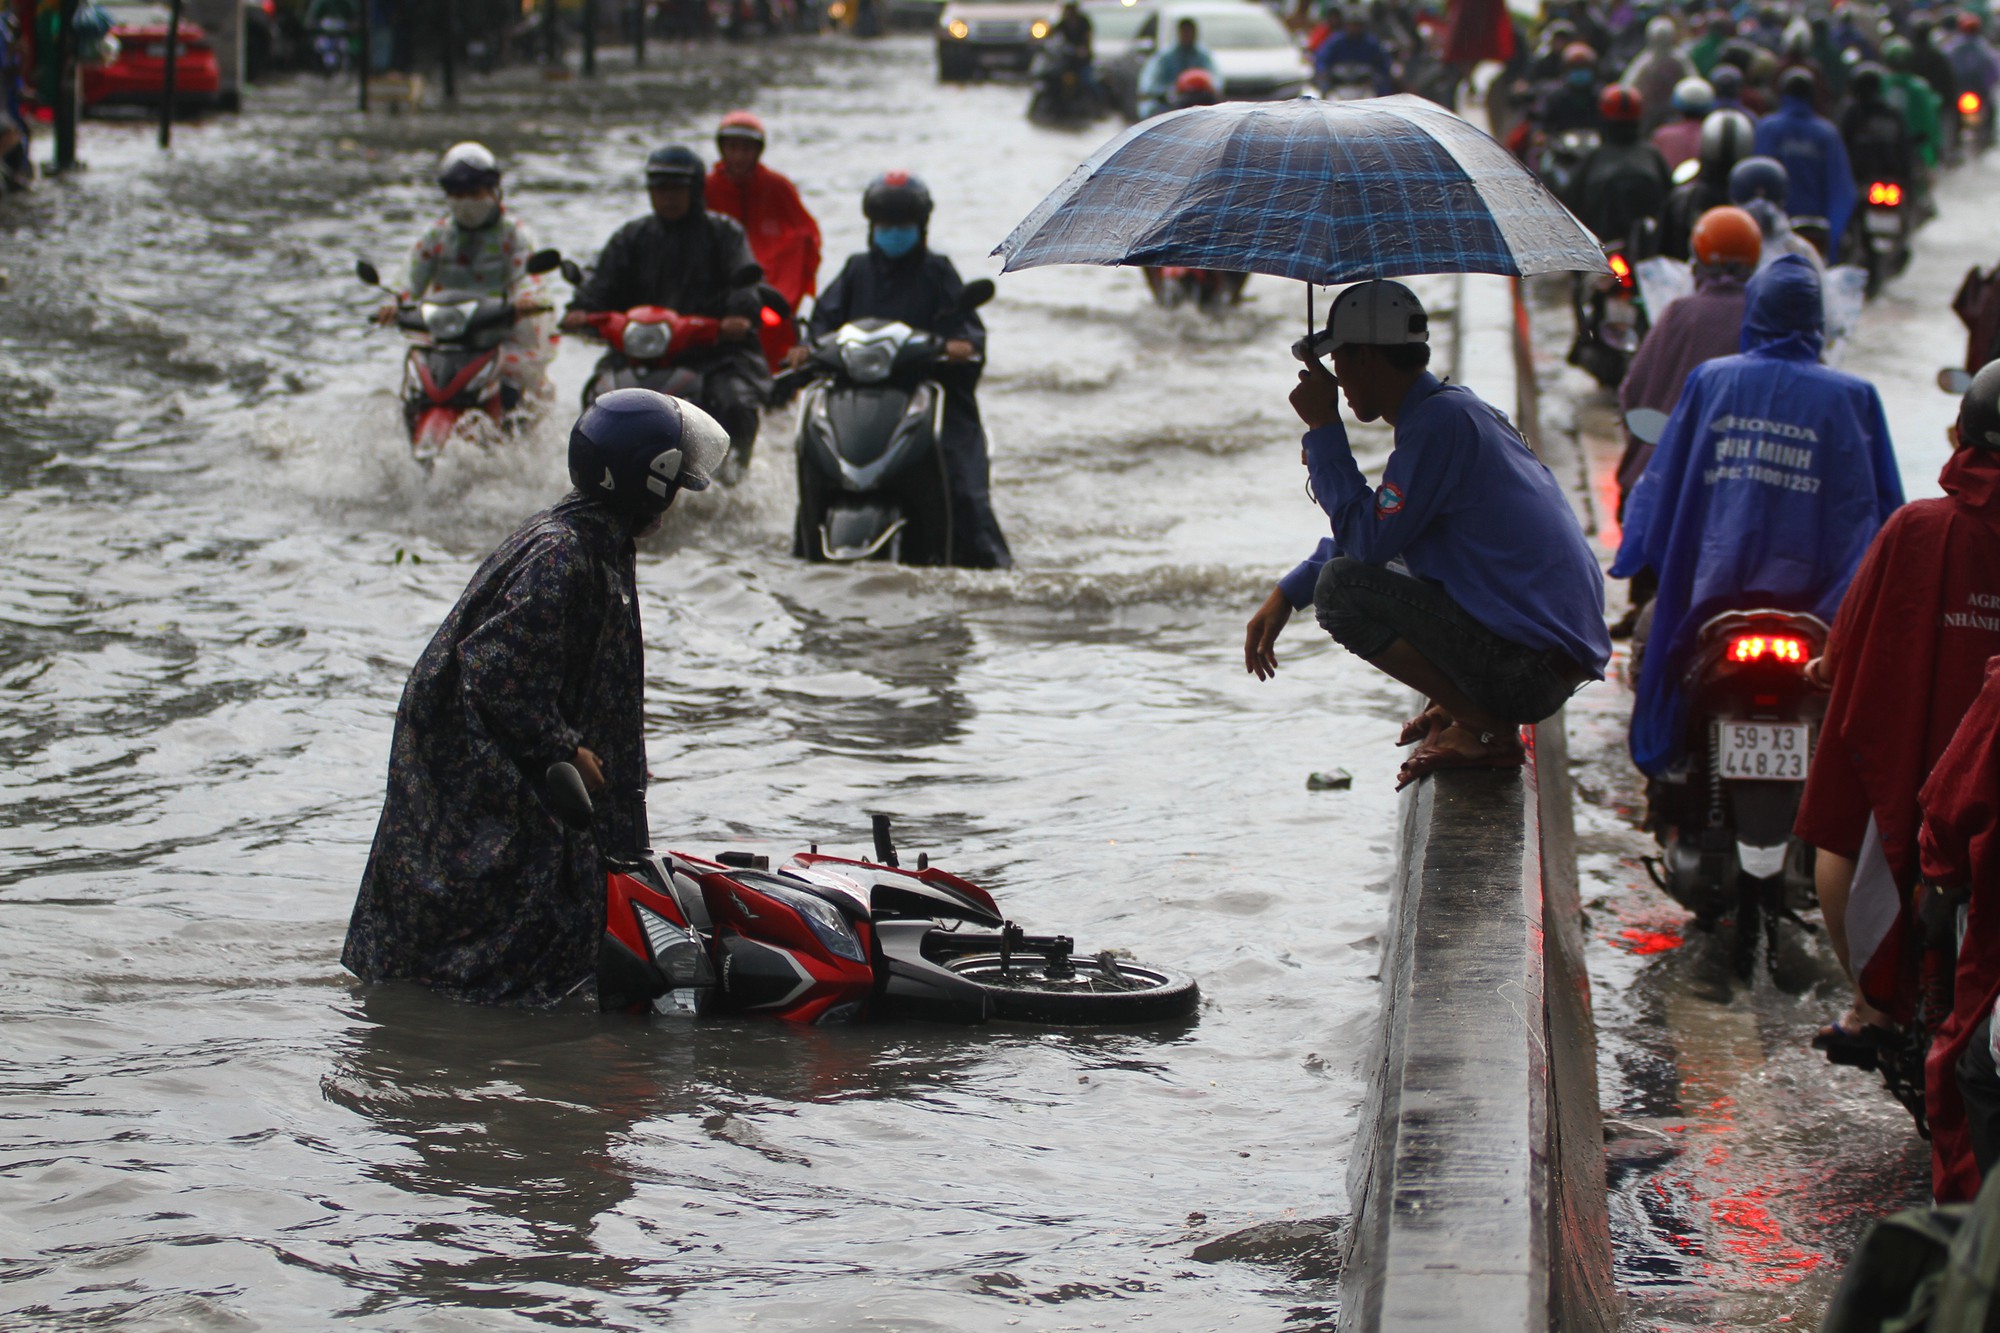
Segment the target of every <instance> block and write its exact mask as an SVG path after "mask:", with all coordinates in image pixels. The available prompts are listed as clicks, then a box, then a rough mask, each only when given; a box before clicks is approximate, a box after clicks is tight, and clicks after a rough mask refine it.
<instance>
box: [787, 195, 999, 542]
mask: <svg viewBox="0 0 2000 1333" xmlns="http://www.w3.org/2000/svg"><path fill="white" fill-rule="evenodd" d="M861 212H862V215H863V216H864V217H866V218H867V219H868V248H867V249H866V250H864V251H862V252H861V253H860V254H858V255H852V256H850V257H849V258H848V260H847V264H846V266H845V267H844V268H842V269H841V270H840V276H839V277H837V278H835V279H834V280H833V281H832V282H830V283H828V284H827V286H826V290H825V291H823V292H821V293H820V295H819V302H818V304H816V305H815V306H814V307H813V313H812V319H811V320H810V321H809V322H808V324H807V329H806V332H807V336H808V341H809V342H811V341H817V340H818V339H820V338H822V337H824V336H825V335H827V334H829V333H831V332H833V331H834V330H835V329H837V328H839V327H840V326H841V325H843V324H846V323H849V322H851V321H853V320H857V319H895V320H901V321H902V322H903V323H905V324H908V325H909V326H910V327H912V328H917V329H924V330H927V331H929V332H931V333H935V334H940V335H942V336H943V337H944V338H945V339H946V343H945V353H946V355H947V356H948V357H949V358H950V359H951V361H952V362H953V363H954V364H952V365H948V366H945V367H943V368H942V369H941V371H940V373H939V376H938V382H939V383H940V384H941V385H943V387H944V391H945V409H944V434H943V439H942V444H943V447H944V456H945V465H946V467H947V468H948V470H949V471H950V474H951V475H950V482H951V492H952V546H953V550H952V553H951V563H952V564H954V565H961V566H965V567H967V568H971V569H1005V568H1007V567H1008V566H1009V565H1011V564H1013V562H1014V557H1013V555H1012V553H1011V552H1009V551H1008V549H1007V539H1006V537H1005V536H1003V535H1002V534H1001V532H1000V521H999V520H998V519H997V518H995V517H994V515H993V501H992V498H991V496H990V495H989V493H988V464H987V453H986V428H985V426H983V425H982V424H981V423H980V420H979V400H978V399H977V398H976V397H975V396H974V394H973V390H974V387H975V386H976V385H977V384H978V383H979V372H980V362H979V358H980V357H981V356H982V355H983V354H984V353H985V351H986V325H985V324H984V323H982V322H981V321H980V318H979V314H978V312H977V311H970V310H967V311H961V310H959V309H958V300H959V294H960V293H961V292H962V291H963V290H964V289H965V283H964V282H963V281H962V280H961V279H960V278H959V276H958V270H957V269H956V268H955V267H953V265H952V262H951V261H950V260H949V259H947V258H945V257H944V256H943V255H941V254H937V253H935V252H934V251H932V250H931V249H930V247H929V246H928V245H927V244H926V241H927V240H928V237H929V231H930V219H931V192H930V190H929V188H928V187H927V186H925V184H924V183H923V181H922V180H921V179H919V178H918V177H916V176H913V175H911V174H910V173H908V172H906V171H891V172H885V173H884V174H882V175H880V176H877V177H876V178H875V179H874V180H873V181H872V182H870V184H869V186H868V189H867V192H866V193H865V194H863V195H862V197H861ZM807 355H808V352H807V349H806V347H804V346H803V345H802V346H800V347H797V348H794V349H793V353H792V356H793V362H794V364H797V363H800V362H803V361H804V360H805V358H806V356H807ZM795 554H798V555H804V554H805V553H804V551H802V550H801V551H798V552H795Z"/></svg>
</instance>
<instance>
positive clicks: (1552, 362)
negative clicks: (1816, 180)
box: [1535, 159, 2000, 1333]
mask: <svg viewBox="0 0 2000 1333" xmlns="http://www.w3.org/2000/svg"><path fill="white" fill-rule="evenodd" d="M1996 194H2000V163H1995V162H1994V161H1992V160H1990V159H1989V160H1986V161H1983V162H1979V163H1975V164H1972V165H1969V166H1966V167H1964V168H1962V169H1960V170H1959V171H1958V172H1956V173H1954V174H1952V175H1950V176H1947V177H1945V178H1944V179H1943V180H1942V182H1941V184H1940V187H1939V204H1940V207H1941V209H1942V215H1941V216H1940V217H1939V218H1938V219H1937V220H1936V221H1935V222H1933V223H1932V224H1931V225H1930V226H1928V227H1926V228H1925V229H1924V230H1923V231H1922V232H1920V233H1919V234H1918V237H1917V242H1916V253H1915V256H1914V258H1913V259H1912V261H1911V264H1910V267H1909V269H1908V270H1907V271H1906V272H1905V273H1904V274H1903V275H1902V276H1901V277H1900V278H1898V279H1896V280H1894V281H1892V282H1891V283H1890V284H1888V286H1887V287H1885V289H1884V291H1883V293H1882V295H1881V297H1880V298H1879V299H1877V300H1876V301H1875V302H1873V303H1872V304H1871V305H1870V306H1869V307H1868V309H1867V312H1866V313H1865V314H1864V316H1863V322H1862V325H1861V327H1860V329H1859V330H1858V331H1857V334H1856V337H1855V340H1854V343H1853V345H1852V346H1851V347H1850V348H1849V349H1848V351H1847V354H1846V357H1845V360H1844V361H1843V362H1842V365H1843V368H1844V369H1847V370H1850V371H1853V372H1855V373H1858V374H1861V375H1864V376H1866V377H1867V378H1868V379H1870V380H1871V381H1872V382H1873V383H1874V384H1875V385H1876V387H1877V388H1878V389H1879V390H1880V392H1881V394H1882V398H1883V402H1884V405H1885V407H1886V409H1887V415H1888V419H1889V423H1890V430H1891V434H1892V437H1893V439H1894V442H1895V446H1896V454H1897V458H1898V461H1899V462H1900V463H1901V465H1902V475H1903V486H1904V490H1905V493H1906V494H1907V496H1908V497H1909V498H1910V499H1919V498H1923V497H1927V496H1934V495H1938V494H1940V493H1941V491H1940V488H1939V486H1938V483H1937V474H1938V470H1939V469H1940V468H1941V467H1942V466H1943V465H1944V461H1945V458H1946V456H1947V453H1948V448H1949V446H1948V445H1947V444H1946V443H1945V439H1944V431H1945V428H1946V427H1947V426H1948V425H1950V424H1951V422H1952V421H1953V420H1954V419H1955V418H1956V416H1957V410H1958V407H1957V400H1956V399H1955V398H1953V397H1950V396H1948V395H1946V394H1944V393H1941V392H1940V391H1939V390H1938V389H1937V387H1936V384H1935V382H1934V377H1935V375H1936V373H1937V371H1938V369H1939V367H1941V366H1946V365H1958V364H1960V363H1961V359H1962V358H1963V356H1964V350H1965V333H1964V328H1963V326H1962V325H1960V323H1959V322H1958V320H1957V319H1956V318H1955V317H1954V316H1953V315H1952V313H1951V308H1950V306H1951V298H1952V294H1953V292H1955V291H1956V290H1957V288H1958V284H1959V281H1960V279H1961V278H1962V277H1963V276H1964V273H1965V270H1966V268H1967V267H1969V266H1971V265H1973V264H1979V265H1981V266H1985V265H1989V264H1991V263H1992V262H1993V261H1994V259H1995V255H1994V254H1993V253H1992V239H1991V229H1990V227H1987V226H1985V225H1984V221H1983V220H1984V218H1985V217H1986V216H1987V215H1988V211H1990V208H1991V201H1992V200H1993V198H1994V197H1995V196H1996ZM1540 295H1541V296H1542V297H1543V298H1544V299H1543V300H1542V302H1540V303H1539V304H1538V305H1537V308H1536V312H1535V318H1536V339H1537V354H1536V363H1537V370H1538V372H1539V374H1540V375H1541V377H1542V382H1543V388H1544V400H1543V401H1544V412H1543V423H1544V428H1545V430H1547V431H1568V430H1574V431H1575V432H1576V434H1577V435H1578V437H1579V440H1580V443H1581V444H1582V445H1583V456H1584V459H1585V463H1584V470H1585V474H1586V480H1587V489H1588V492H1589V494H1590V497H1591V506H1590V509H1591V516H1592V518H1593V519H1594V520H1595V521H1596V523H1597V527H1598V531H1597V536H1598V538H1599V541H1600V544H1601V546H1602V547H1603V548H1604V549H1605V550H1606V551H1607V552H1608V551H1609V550H1613V549H1615V548H1616V545H1617V541H1618V533H1617V528H1616V523H1615V518H1614V517H1613V515H1614V514H1615V512H1616V504H1617V483H1616V480H1615V469H1616V464H1617V460H1618V454H1619V450H1620V448H1622V444H1623V441H1622V438H1620V437H1619V436H1618V434H1617V429H1616V418H1615V410H1616V408H1615V400H1614V399H1613V398H1612V396H1611V395H1610V394H1608V393H1604V392H1602V391H1599V390H1597V389H1596V388H1595V386H1594V385H1593V384H1592V382H1591V381H1590V380H1589V378H1588V377H1587V376H1586V375H1584V374H1583V373H1582V372H1581V371H1578V370H1574V369H1572V368H1570V367H1568V366H1566V365H1564V364H1563V355H1564V352H1565V351H1566V349H1567V347H1568V343H1569V337H1570V331H1571V327H1572V326H1571V323H1570V319H1569V312H1568V309H1567V305H1566V299H1565V297H1566V294H1565V293H1564V292H1562V291H1561V290H1560V289H1556V288H1553V287H1551V288H1548V289H1544V290H1543V291H1542V292H1541V293H1540ZM1549 298H1553V302H1554V303H1551V300H1550V299H1549ZM1610 595H1611V599H1612V614H1613V616H1614V617H1615V616H1616V615H1618V614H1620V613H1621V612H1622V610H1623V606H1624V602H1623V595H1624V585H1623V584H1622V583H1613V584H1612V585H1611V587H1610ZM1616 648H1617V651H1616V653H1615V655H1614V657H1613V661H1612V666H1611V672H1610V675H1611V679H1610V680H1609V681H1607V682H1605V683H1602V684H1598V685H1592V686H1590V687H1588V688H1586V689H1585V690H1584V691H1583V692H1582V693H1581V694H1580V695H1579V696H1578V697H1577V698H1576V699H1575V700H1574V701H1572V703H1571V705H1570V708H1569V728H1570V751H1571V755H1572V759H1573V763H1574V773H1575V780H1576V789H1577V842H1578V870H1579V873H1580V878H1581V883H1582V894H1583V900H1584V904H1585V910H1586V912H1587V914H1588V917H1589V920H1588V922H1587V923H1586V938H1587V939H1588V941H1589V952H1588V957H1589V965H1590V972H1591V981H1592V986H1593V1003H1594V1005H1595V1008H1596V1016H1597V1022H1598V1041H1599V1047H1598V1054H1599V1071H1598V1077H1599V1081H1600V1087H1599V1092H1600V1097H1601V1100H1602V1103H1603V1109H1604V1117H1605V1137H1606V1148H1607V1153H1608V1162H1607V1167H1608V1178H1609V1184H1610V1187H1611V1226H1612V1237H1613V1243H1614V1247H1615V1250H1616V1254H1617V1282H1618V1287H1619V1290H1620V1291H1621V1292H1622V1293H1623V1295H1624V1296H1625V1299H1626V1312H1625V1327H1626V1328H1627V1329H1628V1330H1630V1333H1695V1331H1697V1330H1699V1331H1701V1333H1708V1331H1709V1330H1741V1329H1788V1330H1789V1329H1813V1328H1817V1327H1818V1326H1819V1323H1820V1319H1821V1317H1822V1316H1823V1315H1824V1313H1825V1310H1826V1304H1827V1301H1828V1300H1829V1298H1830V1297H1831V1296H1832V1294H1833V1289H1834V1287H1835V1285H1836V1284H1837V1283H1838V1281H1839V1279H1840V1274H1841V1271H1842V1269H1843V1268H1844V1267H1845V1265H1846V1263H1847V1259H1848V1256H1849V1255H1850V1254H1851V1253H1852V1251H1853V1248H1854V1245H1855V1243H1856V1241H1857V1240H1858V1239H1859V1238H1860V1235H1861V1233H1862V1231H1863V1230H1864V1229H1865V1228H1866V1227H1867V1225H1868V1223H1869V1222H1870V1221H1872V1220H1873V1219H1874V1218H1876V1217H1878V1216H1880V1215H1881V1214H1883V1213H1887V1212H1892V1211H1895V1210H1896V1209H1899V1208H1905V1207H1915V1206H1919V1205H1922V1204H1925V1203H1927V1202H1928V1201H1929V1198H1930V1150H1929V1146H1928V1145H1927V1144H1925V1143H1924V1142H1923V1141H1921V1140H1920V1139H1919V1138H1918V1137H1917V1135H1916V1132H1915V1127H1914V1125H1913V1124H1912V1122H1911V1119H1910V1117H1909V1115H1908V1114H1907V1113H1906V1112H1905V1111H1904V1110H1903V1108H1902V1107H1901V1106H1900V1105H1899V1104H1897V1103H1896V1102H1895V1101H1894V1100H1893V1099H1892V1098H1891V1097H1890V1096H1889V1094H1888V1093H1887V1092H1886V1091H1884V1090H1883V1088H1882V1086H1881V1081H1880V1079H1879V1077H1877V1076H1876V1075H1873V1074H1864V1073H1861V1072H1860V1071H1858V1070H1853V1069H1836V1068H1834V1067H1832V1066H1830V1065H1829V1064H1827V1062H1826V1060H1825V1058H1824V1057H1823V1056H1822V1055H1821V1054H1820V1053H1819V1052H1817V1051H1814V1050H1812V1049H1810V1047H1809V1045H1808V1043H1809V1042H1810V1040H1811V1038H1812V1035H1813V1033H1814V1032H1815V1030H1817V1029H1818V1028H1819V1027H1820V1025H1822V1024H1824V1023H1827V1022H1829V1021H1831V1020H1832V1019H1833V1017H1834V1016H1835V1015H1837V1014H1838V1013H1839V1012H1840V1011H1841V1010H1842V1008H1843V1007H1844V1006H1845V1004H1846V999H1847V994H1848V992H1847V990H1846V989H1845V986H1844V983H1843V982H1842V979H1841V976H1840V971H1839V965H1838V964H1837V963H1836V962H1835V960H1834V957H1833V953H1832V949H1831V948H1830V947H1829V946H1828V945H1827V943H1826V941H1825V937H1824V935H1823V934H1822V935H1814V936H1807V935H1805V934H1803V933H1802V932H1800V931H1799V930H1798V929H1797V928H1796V927H1791V926H1788V927H1786V928H1785V929H1784V931H1783V936H1782V941H1783V942H1782V946H1781V952H1780V955H1779V959H1778V963H1777V967H1776V968H1775V970H1774V969H1772V968H1770V967H1767V966H1765V965H1764V964H1763V963H1762V962H1760V964H1759V967H1758V970H1757V973H1756V975H1755V976H1754V978H1753V979H1752V981H1751V982H1750V983H1749V984H1748V985H1745V984H1744V983H1742V982H1740V981H1738V980H1737V978H1736V977H1735V975H1734V973H1733V971H1732V968H1731V963H1730V956H1729V935H1728V927H1726V926H1725V927H1724V928H1723V930H1722V931H1719V932H1717V933H1715V934H1702V933H1700V932H1699V931H1697V930H1696V929H1695V928H1694V926H1693V921H1692V917H1691V915H1690V914H1689V913H1688V912H1686V911H1685V910H1683V909H1682V908H1681V907H1680V906H1679V905H1678V904H1677V903H1675V902H1674V901H1673V900H1672V899H1670V898H1669V897H1668V896H1667V895H1666V894H1665V893H1664V892H1663V891H1661V890H1660V889H1658V888H1655V887H1654V885H1653V883H1652V881H1651V879H1650V877H1649V876H1648V873H1647V871H1646V868H1645V867H1644V865H1643V864H1642V862H1641V859H1640V858H1641V857H1643V856H1648V855H1652V854H1653V853H1654V852H1655V851H1656V848H1655V846H1654V843H1653V840H1652V838H1651V836H1650V835H1648V834H1645V833H1642V832H1641V831H1640V830H1639V827H1638V825H1639V821H1640V819H1641V817H1642V816H1643V813H1644V810H1645V784H1644V779H1643V778H1642V776H1641V775H1640V774H1639V772H1638V770H1637V769H1636V768H1634V767H1633V765H1632V762H1631V759H1630V758H1629V756H1628V753H1627V750H1626V744H1625V741H1626V729H1627V726H1628V723H1629V719H1630V714H1631V699H1632V696H1631V683H1630V654H1629V648H1630V644H1629V642H1626V643H1620V644H1618V645H1616ZM1807 915H1808V919H1810V920H1812V921H1814V922H1817V921H1818V914H1817V913H1816V912H1815V913H1808V914H1807Z"/></svg>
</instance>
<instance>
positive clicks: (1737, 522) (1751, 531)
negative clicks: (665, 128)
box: [1611, 255, 1903, 775]
mask: <svg viewBox="0 0 2000 1333" xmlns="http://www.w3.org/2000/svg"><path fill="white" fill-rule="evenodd" d="M1821 311H1822V305H1821V300H1820V284H1819V275H1818V273H1817V272H1815V271H1814V269H1813V267H1812V265H1811V264H1809V263H1807V262H1806V261H1805V260H1803V259H1800V258H1799V257H1798V256H1796V255H1786V256H1785V257H1783V258H1781V259H1779V260H1777V261H1776V262H1775V263H1773V264H1772V265H1771V266H1770V267H1769V268H1767V269H1765V270H1764V271H1763V272H1762V273H1760V274H1759V275H1757V277H1755V278H1754V279H1752V280H1751V282H1750V287H1749V291H1748V295H1747V300H1746V306H1745V309H1744V316H1743V337H1742V342H1741V346H1742V348H1743V350H1742V351H1741V352H1740V353H1739V354H1738V355H1736V356H1725V357H1719V358H1717V359H1716V360H1713V361H1708V362H1705V363H1703V364H1702V365H1699V366H1697V367H1695V369H1694V371H1693V372H1692V373H1691V374H1690V375H1689V376H1688V379H1687V386H1686V388H1684V389H1683V390H1682V392H1681V398H1680V402H1679V403H1677V404H1676V405H1675V407H1674V411H1673V415H1672V416H1670V417H1669V418H1668V419H1667V425H1666V428H1665V430H1664V432H1663V433H1662V434H1661V436H1660V442H1659V446H1658V447H1657V448H1656V449H1655V450H1654V452H1653V461H1652V462H1651V463H1650V464H1649V465H1648V466H1647V468H1646V472H1645V475H1643V476H1642V477H1640V478H1639V481H1638V483H1637V484H1636V485H1634V486H1633V488H1632V495H1631V498H1630V500H1629V501H1628V502H1627V504H1626V510H1625V539H1624V542H1623V544H1622V545H1620V546H1619V548H1618V560H1617V562H1616V563H1615V564H1613V565H1612V567H1611V574H1612V577H1614V578H1630V577H1631V576H1632V575H1633V574H1635V573H1637V572H1638V571H1640V570H1642V569H1646V568H1648V567H1650V568H1652V569H1654V570H1656V571H1658V573H1659V578H1660V590H1659V594H1658V595H1657V596H1656V597H1655V599H1654V602H1653V606H1654V610H1653V622H1652V630H1651V633H1650V634H1649V635H1648V637H1647V645H1646V651H1645V658H1644V661H1643V663H1642V665H1641V667H1640V672H1639V688H1638V699H1637V700H1636V702H1635V703H1634V704H1633V707H1632V734H1631V748H1632V759H1633V761H1634V762H1635V763H1637V764H1638V766H1639V767H1640V769H1642V770H1643V771H1645V772H1646V773H1648V774H1653V775H1657V774H1660V773H1662V772H1664V771H1666V770H1667V769H1668V768H1670V767H1672V766H1673V765H1674V764H1675V763H1676V762H1677V761H1678V760H1679V759H1680V758H1681V753H1682V742H1683V733H1684V731H1685V727H1686V712H1687V701H1686V699H1685V698H1684V697H1683V696H1682V694H1681V692H1680V690H1679V688H1678V682H1679V680H1680V678H1681V673H1682V671H1683V669H1684V668H1685V666H1686V663H1687V659H1688V654H1689V652H1690V651H1691V650H1692V647H1693V644H1694V638H1695V634H1696V632H1697V631H1698V630H1699V629H1700V627H1701V625H1702V622H1703V621H1705V620H1707V619H1708V618H1709V617H1710V616H1712V615H1715V614H1716V613H1717V612H1720V611H1723V610H1727V609H1729V608H1732V607H1765V606H1769V607H1777V608H1781V609H1784V610H1791V611H1809V612H1811V613H1812V614H1814V615H1816V616H1818V617H1819V618H1820V619H1822V620H1826V621H1829V622H1830V621H1831V620H1832V619H1833V616H1834V612H1835V611H1836V610H1837V609H1838V608H1839V606H1840V598H1841V595H1842V594H1843V593H1844V592H1845V591H1846V590H1847V582H1848V580H1849V579H1850V578H1852V577H1853V576H1854V571H1855V568H1856V567H1857V566H1858V565H1859V564H1860V563H1861V557H1862V555H1863V554H1864V553H1865V552H1866V551H1867V549H1868V543H1869V541H1870V540H1872V539H1873V538H1874V536H1875V532H1876V530H1877V529H1878V528H1880V527H1881V526H1882V523H1883V520H1885V519H1887V518H1888V517H1889V515H1890V513H1891V512H1892V511H1894V510H1895V509H1896V507H1897V506H1898V505H1900V504H1902V503H1903V484H1902V481H1901V480H1900V479H1899V477H1898V475H1897V471H1896V459H1895V454H1894V452H1893V450H1892V449H1891V447H1890V443H1889V423H1888V421H1887V420H1886V419H1885V418H1884V416H1883V413H1882V400H1881V398H1880V397H1878V396H1877V394H1876V392H1875V388H1874V386H1873V385H1871V384H1869V383H1868V382H1867V381H1866V380H1863V379H1860V378H1859V377H1857V376H1854V375H1848V374H1845V373H1843V372H1841V371H1838V370H1831V369H1829V368H1827V367H1825V366H1822V365H1820V364H1819V351H1820V340H1821V318H1822V316H1821Z"/></svg>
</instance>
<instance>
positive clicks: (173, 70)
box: [160, 0, 181, 148]
mask: <svg viewBox="0 0 2000 1333" xmlns="http://www.w3.org/2000/svg"><path fill="white" fill-rule="evenodd" d="M180 63H181V0H172V3H171V4H170V5H169V6H168V9H167V74H166V81H165V84H164V86H163V87H162V89H161V96H160V147H162V148H171V147H173V146H174V83H175V79H176V75H177V74H178V73H179V71H180Z"/></svg>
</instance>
